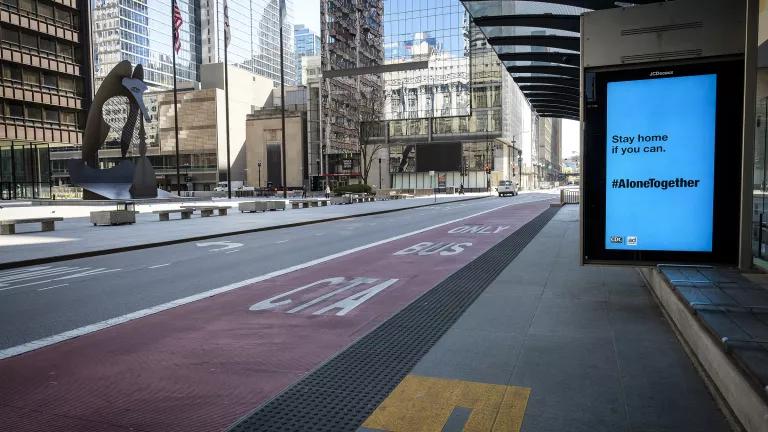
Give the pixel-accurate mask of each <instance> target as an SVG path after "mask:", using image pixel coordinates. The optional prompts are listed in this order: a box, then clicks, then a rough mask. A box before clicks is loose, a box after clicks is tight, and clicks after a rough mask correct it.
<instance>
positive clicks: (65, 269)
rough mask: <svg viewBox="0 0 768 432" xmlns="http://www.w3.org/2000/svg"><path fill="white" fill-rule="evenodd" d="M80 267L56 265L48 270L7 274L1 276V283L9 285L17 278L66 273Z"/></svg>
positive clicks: (23, 278)
mask: <svg viewBox="0 0 768 432" xmlns="http://www.w3.org/2000/svg"><path fill="white" fill-rule="evenodd" d="M77 269H78V267H54V268H52V269H48V270H40V271H36V272H32V273H24V274H18V275H14V276H7V277H4V278H0V285H8V284H9V283H11V282H13V281H17V280H25V279H35V278H38V277H43V276H49V275H52V274H56V273H66V272H68V271H74V270H77Z"/></svg>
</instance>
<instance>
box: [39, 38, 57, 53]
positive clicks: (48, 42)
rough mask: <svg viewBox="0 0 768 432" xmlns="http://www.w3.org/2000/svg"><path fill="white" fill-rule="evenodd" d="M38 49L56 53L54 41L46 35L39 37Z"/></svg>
mask: <svg viewBox="0 0 768 432" xmlns="http://www.w3.org/2000/svg"><path fill="white" fill-rule="evenodd" d="M40 50H41V51H48V52H50V53H56V41H54V40H53V39H49V38H46V37H41V38H40Z"/></svg>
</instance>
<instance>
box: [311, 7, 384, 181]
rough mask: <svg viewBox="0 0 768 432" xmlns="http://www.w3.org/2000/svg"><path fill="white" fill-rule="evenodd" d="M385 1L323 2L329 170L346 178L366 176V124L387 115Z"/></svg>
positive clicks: (324, 104) (324, 126)
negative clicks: (362, 128)
mask: <svg viewBox="0 0 768 432" xmlns="http://www.w3.org/2000/svg"><path fill="white" fill-rule="evenodd" d="M383 15H384V1H383V0H321V2H320V26H321V29H320V35H321V37H320V39H321V42H322V69H323V74H324V75H326V74H331V75H333V77H330V78H327V79H326V78H324V79H323V85H322V96H321V98H322V104H321V110H322V118H323V122H322V129H323V145H324V148H325V152H324V153H325V156H326V169H325V172H326V173H330V174H335V175H336V179H337V180H339V181H341V182H346V181H349V179H350V178H359V177H360V171H361V167H360V124H361V122H365V121H373V120H378V119H380V118H381V111H382V106H383V89H384V85H383V79H382V74H381V73H375V72H374V73H364V71H366V70H370V68H376V67H378V66H381V65H383V64H384V41H383V36H384V35H383V28H382V19H383Z"/></svg>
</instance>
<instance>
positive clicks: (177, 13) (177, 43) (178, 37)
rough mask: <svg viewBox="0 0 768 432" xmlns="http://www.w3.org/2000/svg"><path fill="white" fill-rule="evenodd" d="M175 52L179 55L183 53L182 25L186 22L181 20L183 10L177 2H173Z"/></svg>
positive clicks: (174, 0)
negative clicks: (180, 52)
mask: <svg viewBox="0 0 768 432" xmlns="http://www.w3.org/2000/svg"><path fill="white" fill-rule="evenodd" d="M172 20H173V50H174V51H176V52H177V53H178V52H179V51H181V35H180V31H181V24H183V23H184V20H182V19H181V10H180V9H179V4H178V3H177V2H176V0H173V18H172Z"/></svg>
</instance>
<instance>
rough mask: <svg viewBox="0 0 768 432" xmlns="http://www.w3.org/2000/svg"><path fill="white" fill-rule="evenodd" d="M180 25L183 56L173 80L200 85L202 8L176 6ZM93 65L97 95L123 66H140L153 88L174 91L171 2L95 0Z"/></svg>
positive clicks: (185, 3)
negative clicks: (125, 63)
mask: <svg viewBox="0 0 768 432" xmlns="http://www.w3.org/2000/svg"><path fill="white" fill-rule="evenodd" d="M178 5H179V8H180V9H181V14H182V20H183V24H182V26H181V30H180V34H181V51H180V52H179V53H178V54H177V55H176V70H177V72H176V73H177V79H178V80H179V81H180V82H184V81H195V82H196V81H200V63H201V45H200V8H199V3H198V0H178ZM92 22H93V25H92V28H93V63H94V77H95V81H96V89H98V86H99V84H100V82H101V80H102V79H103V78H104V77H105V76H106V75H107V74H108V73H109V71H110V70H112V68H113V67H114V66H115V65H116V64H117V63H119V62H121V61H122V60H128V61H130V62H131V63H133V64H134V65H136V64H141V65H143V66H144V81H145V82H146V83H147V84H148V85H150V86H151V87H157V88H160V89H167V88H171V87H173V62H172V50H173V40H172V39H171V0H145V1H141V2H135V1H119V0H95V3H94V5H93V19H92Z"/></svg>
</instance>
